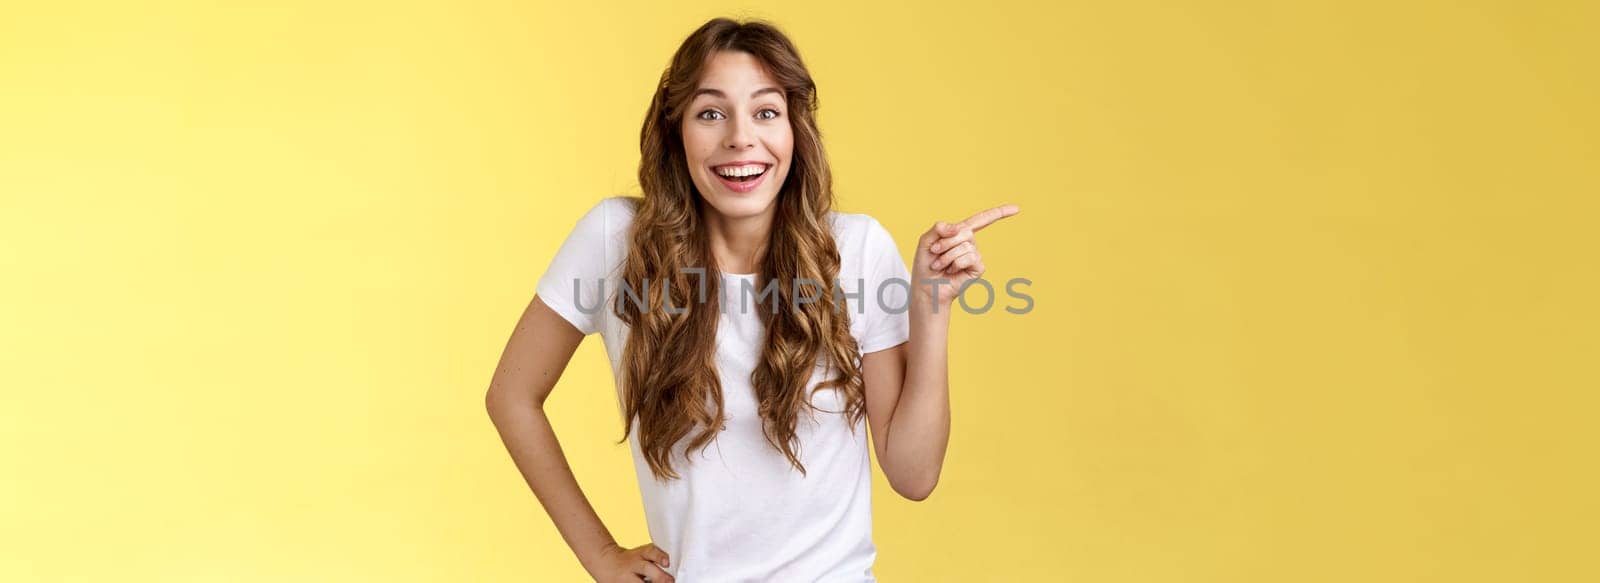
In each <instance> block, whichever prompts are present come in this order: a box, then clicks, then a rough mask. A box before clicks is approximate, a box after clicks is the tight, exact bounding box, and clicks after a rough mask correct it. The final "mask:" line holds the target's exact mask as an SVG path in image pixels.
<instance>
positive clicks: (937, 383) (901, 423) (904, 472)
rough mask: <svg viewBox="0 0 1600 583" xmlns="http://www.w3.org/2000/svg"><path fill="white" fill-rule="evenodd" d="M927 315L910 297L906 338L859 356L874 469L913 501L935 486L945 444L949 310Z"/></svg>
mask: <svg viewBox="0 0 1600 583" xmlns="http://www.w3.org/2000/svg"><path fill="white" fill-rule="evenodd" d="M932 312H933V309H932V307H931V306H929V305H926V304H923V302H921V301H918V300H917V299H913V300H912V305H911V310H910V312H909V314H910V316H911V340H910V341H909V342H907V343H905V344H901V345H899V346H895V347H894V348H889V349H886V350H880V351H878V352H873V353H870V354H867V355H865V356H863V357H862V358H861V376H862V379H863V381H864V382H865V383H866V385H867V420H868V426H869V429H870V430H871V431H872V442H873V446H874V447H873V449H874V450H875V451H876V453H877V454H878V465H879V466H880V467H882V468H883V474H884V476H885V477H887V478H888V479H889V486H890V487H892V488H894V491H895V492H896V493H899V494H900V495H901V496H904V497H906V498H908V499H911V500H918V501H921V500H924V499H926V498H927V497H928V495H929V494H931V493H933V488H934V486H935V485H937V484H938V483H939V473H940V470H942V469H943V468H944V456H945V451H946V449H947V448H948V446H949V444H950V383H949V374H948V370H949V366H948V359H947V356H948V355H947V354H946V347H947V346H948V341H947V338H948V335H949V329H950V306H948V305H945V306H940V310H939V313H937V314H934V313H932Z"/></svg>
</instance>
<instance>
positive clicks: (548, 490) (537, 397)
mask: <svg viewBox="0 0 1600 583" xmlns="http://www.w3.org/2000/svg"><path fill="white" fill-rule="evenodd" d="M583 336H584V335H583V333H582V332H581V331H579V330H578V329H577V328H575V327H573V325H572V324H571V323H569V322H567V321H566V320H565V319H563V318H562V317H561V316H560V315H559V314H557V313H556V312H555V311H553V310H551V309H550V307H549V306H546V305H545V303H544V301H543V300H542V299H540V298H539V297H537V296H535V297H534V298H533V300H532V301H530V302H529V303H528V307H527V309H525V310H524V311H523V313H522V318H521V319H520V320H518V322H517V328H516V330H514V331H513V332H512V333H511V339H510V340H509V341H508V342H507V343H506V347H505V351H504V352H502V353H501V354H500V364H499V366H498V367H497V368H496V369H495V372H494V378H493V379H492V380H491V381H490V383H489V390H488V394H487V395H485V397H484V404H485V407H487V408H488V410H489V418H490V420H492V421H493V422H494V426H495V429H496V430H497V431H499V433H500V439H501V440H502V441H504V442H505V446H506V450H507V451H508V452H510V454H511V459H512V461H514V462H515V463H516V466H517V469H518V470H519V471H520V472H521V473H522V478H523V480H525V481H526V482H527V483H528V487H530V488H532V489H533V494H534V496H535V497H537V498H538V499H539V503H540V504H541V505H543V506H544V510H545V512H546V513H548V514H549V515H550V519H551V520H552V521H554V522H555V525H556V529H557V530H558V531H560V532H561V538H563V539H565V540H566V542H567V546H569V547H572V552H573V553H574V554H576V555H577V557H578V561H579V562H580V563H582V564H583V568H584V569H585V570H586V571H588V572H589V574H590V575H591V576H593V577H594V578H595V580H596V581H602V582H606V583H610V582H612V581H640V580H641V579H640V576H641V575H643V576H647V577H649V578H650V580H651V581H672V580H673V579H672V576H671V575H668V574H667V573H666V572H665V571H663V570H662V567H664V566H669V565H670V563H669V562H668V558H667V555H666V553H665V552H662V551H661V549H659V548H656V546H655V545H654V544H646V545H644V546H640V547H637V548H633V549H624V548H622V547H621V546H620V545H618V544H617V541H616V539H615V538H613V537H612V536H611V531H610V530H607V529H606V527H605V524H604V523H602V522H601V521H600V516H599V515H598V514H596V513H595V511H594V507H593V506H591V505H590V504H589V499H588V498H587V497H585V496H584V495H583V490H582V489H581V488H579V487H578V480H577V478H576V477H574V476H573V474H572V468H571V467H570V466H568V465H567V458H566V455H565V454H564V453H563V452H562V451H561V444H560V442H559V441H557V440H556V435H555V431H554V429H553V428H552V427H551V425H550V419H549V418H548V417H546V416H545V412H544V402H545V399H546V398H547V397H549V396H550V391H551V390H552V389H554V388H555V386H556V381H558V380H560V379H561V373H562V372H563V371H565V370H566V368H567V363H568V362H570V361H571V360H572V354H573V352H575V351H576V350H577V348H578V344H579V343H581V342H582V341H583Z"/></svg>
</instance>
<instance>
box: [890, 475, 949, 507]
mask: <svg viewBox="0 0 1600 583" xmlns="http://www.w3.org/2000/svg"><path fill="white" fill-rule="evenodd" d="M938 485H939V479H938V478H934V479H932V480H927V481H926V482H924V483H920V484H912V485H906V486H896V487H895V488H894V491H895V493H896V494H899V495H900V496H901V497H902V498H905V499H907V500H910V501H912V502H921V501H923V500H927V499H928V496H930V495H932V494H933V489H934V487H935V486H938Z"/></svg>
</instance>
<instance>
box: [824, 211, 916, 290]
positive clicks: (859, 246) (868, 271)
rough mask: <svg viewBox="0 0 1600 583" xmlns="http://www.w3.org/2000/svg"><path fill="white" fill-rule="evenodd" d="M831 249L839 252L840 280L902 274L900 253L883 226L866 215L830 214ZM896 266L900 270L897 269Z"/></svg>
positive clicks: (891, 236)
mask: <svg viewBox="0 0 1600 583" xmlns="http://www.w3.org/2000/svg"><path fill="white" fill-rule="evenodd" d="M829 219H830V221H831V222H832V224H833V240H834V245H835V246H836V247H837V248H838V249H839V276H840V277H841V278H845V279H853V278H858V277H863V278H866V279H872V278H874V277H883V276H886V274H895V273H898V272H900V271H904V265H905V263H904V261H903V260H902V259H901V257H900V249H899V247H898V246H896V245H895V242H894V236H893V235H891V234H890V233H889V229H887V228H884V226H883V223H880V222H878V219H876V218H874V217H873V216H872V215H868V214H865V213H843V212H831V213H829ZM896 264H898V265H899V266H900V267H896Z"/></svg>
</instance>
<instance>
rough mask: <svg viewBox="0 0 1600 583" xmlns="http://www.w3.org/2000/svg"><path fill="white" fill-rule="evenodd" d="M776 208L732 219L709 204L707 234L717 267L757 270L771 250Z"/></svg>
mask: <svg viewBox="0 0 1600 583" xmlns="http://www.w3.org/2000/svg"><path fill="white" fill-rule="evenodd" d="M775 210H776V209H775V208H769V209H767V212H764V213H761V214H759V215H752V216H748V217H736V218H730V217H727V216H724V215H722V214H721V213H718V212H717V211H716V210H715V209H712V208H710V205H707V207H706V212H705V225H706V235H707V237H708V238H709V239H710V243H711V257H712V259H713V260H714V261H716V263H717V270H719V271H721V272H723V273H741V274H744V273H755V272H756V271H757V269H758V266H760V265H761V259H762V258H763V256H765V255H766V252H767V241H768V240H770V238H771V235H772V219H773V217H774V216H776V212H775Z"/></svg>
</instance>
